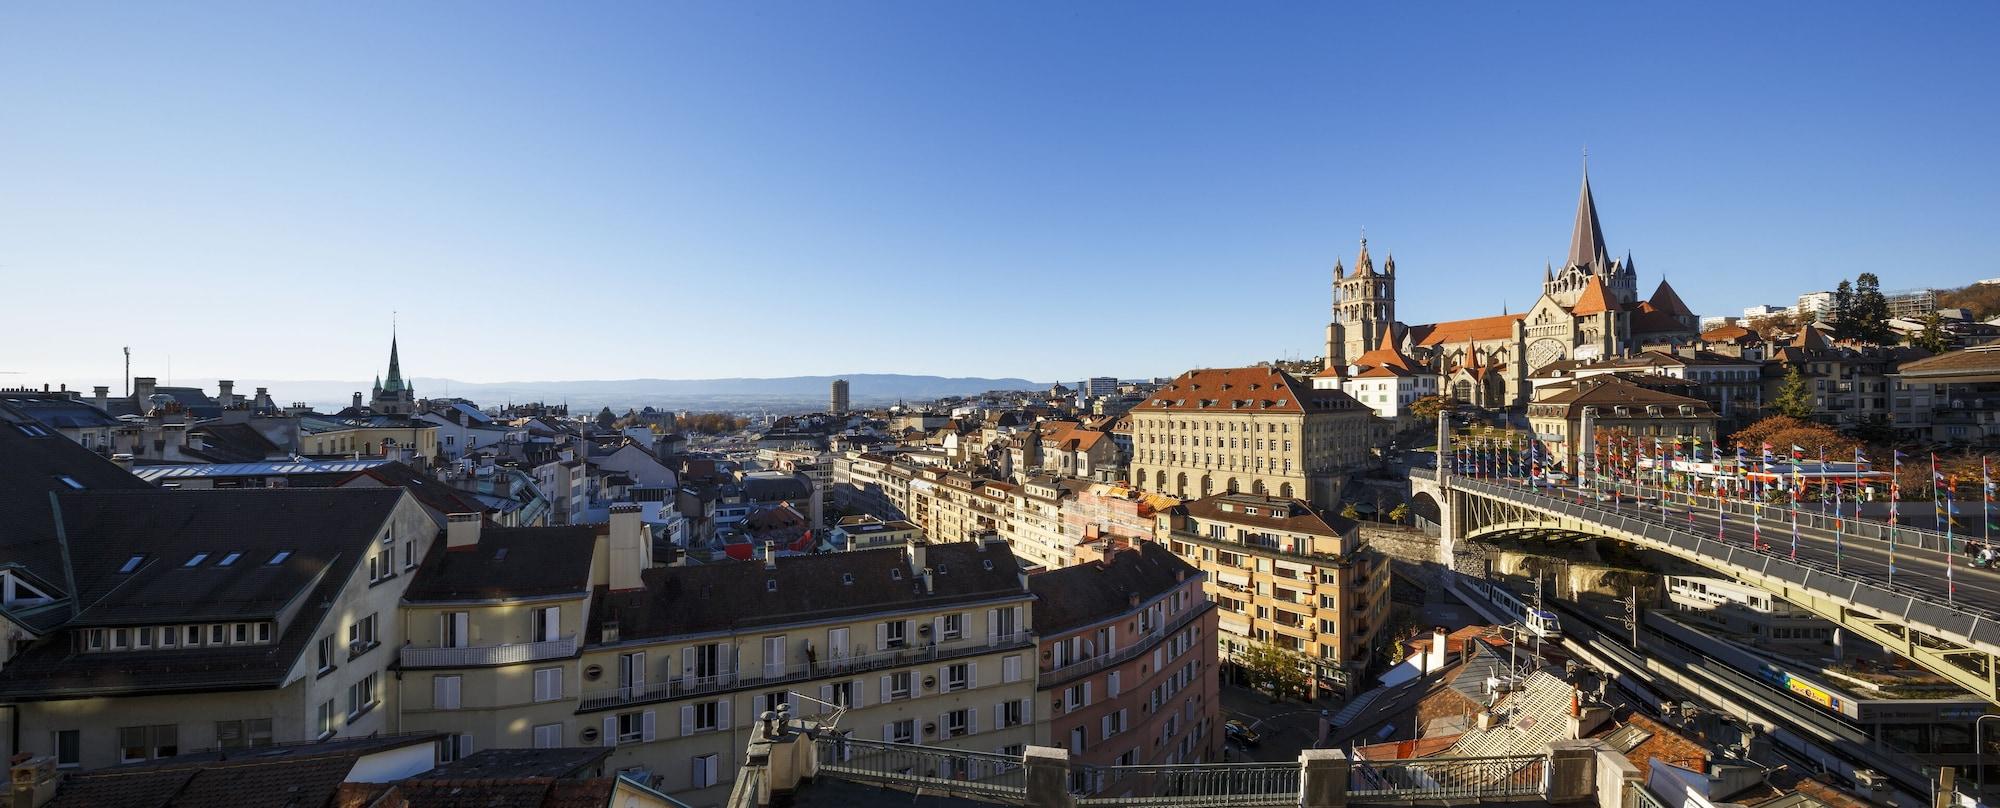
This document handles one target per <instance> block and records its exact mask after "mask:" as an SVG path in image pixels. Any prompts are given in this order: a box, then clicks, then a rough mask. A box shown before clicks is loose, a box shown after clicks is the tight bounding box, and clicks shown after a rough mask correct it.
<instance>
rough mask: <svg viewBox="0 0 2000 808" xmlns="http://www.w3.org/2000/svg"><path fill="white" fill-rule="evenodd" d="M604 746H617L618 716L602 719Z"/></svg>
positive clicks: (608, 716)
mask: <svg viewBox="0 0 2000 808" xmlns="http://www.w3.org/2000/svg"><path fill="white" fill-rule="evenodd" d="M604 745H605V746H617V745H618V716H615V715H607V716H605V717H604Z"/></svg>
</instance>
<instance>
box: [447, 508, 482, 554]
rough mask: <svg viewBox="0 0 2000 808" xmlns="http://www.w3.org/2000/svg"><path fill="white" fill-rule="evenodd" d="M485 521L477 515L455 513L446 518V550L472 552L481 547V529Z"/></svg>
mask: <svg viewBox="0 0 2000 808" xmlns="http://www.w3.org/2000/svg"><path fill="white" fill-rule="evenodd" d="M482 521H484V520H483V519H482V517H481V516H480V515H479V514H476V513H453V514H446V515H445V517H444V548H445V549H446V550H470V549H472V548H474V547H478V546H479V527H480V524H481V522H482Z"/></svg>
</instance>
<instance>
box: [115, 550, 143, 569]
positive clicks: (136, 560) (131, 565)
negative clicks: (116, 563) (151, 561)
mask: <svg viewBox="0 0 2000 808" xmlns="http://www.w3.org/2000/svg"><path fill="white" fill-rule="evenodd" d="M145 560H146V556H145V554H143V553H141V554H139V555H135V556H132V557H131V558H128V559H125V564H124V565H123V566H120V567H119V568H118V571H119V572H121V573H129V572H131V571H133V570H136V569H138V568H139V565H140V564H141V563H143V562H144V561H145Z"/></svg>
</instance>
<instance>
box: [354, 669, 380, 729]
mask: <svg viewBox="0 0 2000 808" xmlns="http://www.w3.org/2000/svg"><path fill="white" fill-rule="evenodd" d="M374 708H375V674H372V673H371V674H368V675H367V676H363V677H361V681H358V682H355V683H354V684H351V685H348V686H347V720H348V721H349V722H352V721H353V720H354V719H355V718H358V717H360V716H361V714H362V713H365V712H368V711H369V710H372V709H374Z"/></svg>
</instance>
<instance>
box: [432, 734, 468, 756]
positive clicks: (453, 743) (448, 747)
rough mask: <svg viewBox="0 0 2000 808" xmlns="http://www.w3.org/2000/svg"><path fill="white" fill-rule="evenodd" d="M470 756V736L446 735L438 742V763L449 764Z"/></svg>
mask: <svg viewBox="0 0 2000 808" xmlns="http://www.w3.org/2000/svg"><path fill="white" fill-rule="evenodd" d="M470 754H472V736H471V735H446V736H444V738H443V739H442V740H439V741H438V762H440V763H450V762H452V761H455V760H462V759H464V758H465V757H466V756H467V755H470Z"/></svg>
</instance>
